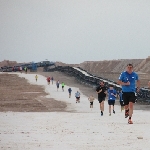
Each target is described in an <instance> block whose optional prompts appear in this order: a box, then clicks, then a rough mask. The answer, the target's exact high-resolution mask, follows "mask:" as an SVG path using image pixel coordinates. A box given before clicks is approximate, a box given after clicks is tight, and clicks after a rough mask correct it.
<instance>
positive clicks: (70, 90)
mask: <svg viewBox="0 0 150 150" xmlns="http://www.w3.org/2000/svg"><path fill="white" fill-rule="evenodd" d="M68 92H69V98H71V92H72V89H71V88H69V89H68Z"/></svg>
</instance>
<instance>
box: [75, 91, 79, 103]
mask: <svg viewBox="0 0 150 150" xmlns="http://www.w3.org/2000/svg"><path fill="white" fill-rule="evenodd" d="M75 97H76V103H80V93H79V91H77V92H76V93H75Z"/></svg>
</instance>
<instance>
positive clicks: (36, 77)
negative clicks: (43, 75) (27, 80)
mask: <svg viewBox="0 0 150 150" xmlns="http://www.w3.org/2000/svg"><path fill="white" fill-rule="evenodd" d="M37 79H38V76H37V74H36V75H35V81H36V82H37Z"/></svg>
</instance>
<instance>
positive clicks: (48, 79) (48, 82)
mask: <svg viewBox="0 0 150 150" xmlns="http://www.w3.org/2000/svg"><path fill="white" fill-rule="evenodd" d="M46 80H47V84H48V85H50V81H51V78H50V76H49V77H47V79H46Z"/></svg>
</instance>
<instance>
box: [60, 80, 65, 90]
mask: <svg viewBox="0 0 150 150" xmlns="http://www.w3.org/2000/svg"><path fill="white" fill-rule="evenodd" d="M61 86H62V91H63V92H64V87H65V83H64V82H62V83H61Z"/></svg>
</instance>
